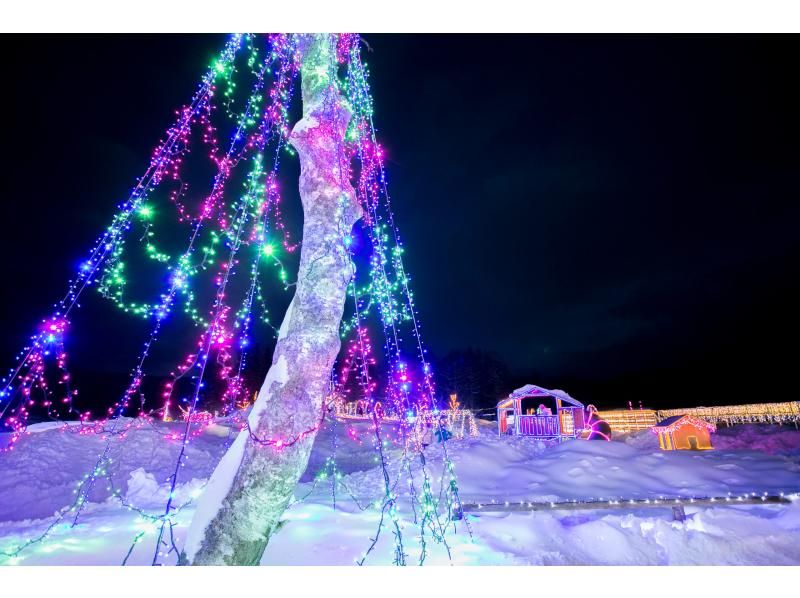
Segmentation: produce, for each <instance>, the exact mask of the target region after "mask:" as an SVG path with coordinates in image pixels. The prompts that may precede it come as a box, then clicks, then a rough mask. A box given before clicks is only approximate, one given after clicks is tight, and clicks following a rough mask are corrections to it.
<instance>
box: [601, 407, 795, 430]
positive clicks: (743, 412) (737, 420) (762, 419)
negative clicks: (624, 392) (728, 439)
mask: <svg viewBox="0 0 800 598" xmlns="http://www.w3.org/2000/svg"><path fill="white" fill-rule="evenodd" d="M684 414H686V415H693V416H694V417H699V418H701V419H704V420H706V421H708V422H712V423H715V424H716V423H720V422H722V423H725V424H727V425H732V424H785V423H793V424H795V426H797V425H798V423H800V402H798V401H790V402H788V403H762V404H754V405H727V406H723V407H694V408H690V409H666V410H664V411H659V412H658V417H659V419H665V418H667V417H672V416H673V415H684ZM612 427H613V424H612Z"/></svg>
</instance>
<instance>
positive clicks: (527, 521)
mask: <svg viewBox="0 0 800 598" xmlns="http://www.w3.org/2000/svg"><path fill="white" fill-rule="evenodd" d="M180 426H181V425H180V424H164V423H161V422H157V423H143V422H139V423H137V424H136V425H134V426H133V427H131V429H130V430H128V431H127V432H126V434H125V437H124V438H123V439H120V438H119V437H112V438H110V442H109V439H107V438H106V437H105V436H103V435H98V434H77V433H76V429H77V428H74V427H72V428H64V427H61V426H53V425H50V424H48V425H39V426H34V427H33V428H32V429H31V434H29V435H26V436H25V437H24V438H23V439H21V440H20V441H19V443H18V446H17V448H16V449H14V450H13V451H11V452H8V453H2V454H0V471H2V476H0V553H15V550H16V548H17V547H18V546H19V545H21V544H23V543H25V542H26V541H29V540H31V539H37V538H39V537H40V536H42V534H43V533H44V532H45V531H46V530H48V528H50V530H49V533H48V534H47V536H46V537H44V538H43V539H41V540H40V541H36V542H34V543H32V544H30V545H29V546H27V547H26V548H25V549H24V550H22V551H21V552H19V554H16V556H2V554H0V564H22V565H34V564H93V565H96V564H120V563H122V561H123V560H124V559H125V558H126V555H128V553H129V550H130V549H131V547H132V545H133V550H132V551H131V552H130V555H129V557H128V561H127V562H128V564H151V563H152V561H153V558H154V553H155V552H156V546H155V545H156V536H157V533H158V527H159V526H160V524H155V525H154V523H153V522H152V521H151V520H149V519H147V518H146V517H142V516H141V515H140V512H144V513H148V514H152V515H156V516H158V515H161V514H162V513H163V510H164V504H165V502H166V498H167V495H168V492H169V489H168V486H167V484H166V482H167V478H168V477H169V476H170V475H171V474H172V472H173V470H174V468H175V460H176V458H177V454H178V451H179V448H180V445H179V442H178V441H176V440H171V439H170V438H169V437H170V436H171V435H172V434H175V433H177V432H178V431H179V430H180ZM479 430H480V436H479V437H478V438H474V439H469V440H463V441H449V442H448V443H447V451H448V454H449V456H450V458H451V459H452V461H453V463H454V464H455V472H456V475H457V479H458V486H459V489H460V496H461V499H462V501H463V502H465V503H468V502H479V503H483V504H487V503H491V502H492V501H495V502H500V503H502V502H505V501H515V502H517V501H521V500H522V501H535V502H542V501H545V502H547V501H560V500H611V499H632V498H633V499H635V498H658V497H677V496H681V497H706V496H726V495H728V494H729V493H731V494H733V495H736V496H738V495H742V494H745V493H747V494H749V493H753V492H755V493H757V494H763V493H764V492H767V493H770V494H778V493H781V492H784V493H787V494H790V493H795V492H798V491H800V432H798V431H796V430H794V428H791V427H777V426H739V427H734V428H731V429H725V428H722V429H721V430H720V432H719V433H718V434H716V435H715V436H714V437H713V440H714V442H715V445H716V446H717V448H716V450H713V451H704V452H689V451H679V452H663V451H660V450H659V449H658V446H657V441H656V440H655V437H654V436H653V435H652V434H650V433H649V432H644V433H640V434H636V435H632V436H629V437H627V438H622V439H620V440H618V441H614V442H610V443H609V442H602V441H592V442H585V441H570V442H566V443H564V444H561V445H558V446H545V445H543V444H541V443H536V442H533V441H531V440H530V439H525V438H500V437H498V436H497V435H496V433H495V428H494V425H493V424H490V423H488V422H486V423H484V422H481V425H479ZM231 440H232V434H231V432H230V430H229V428H227V427H225V426H224V425H214V426H211V427H210V428H208V429H207V430H206V431H204V432H203V433H202V434H199V435H198V436H197V437H195V438H193V439H192V441H191V443H190V445H189V448H188V450H189V459H188V461H187V463H186V466H185V467H183V468H182V469H181V472H180V478H179V481H180V482H181V483H180V484H179V486H178V488H177V491H176V496H175V500H174V502H175V504H178V505H184V504H185V505H186V506H184V507H183V508H182V509H181V510H180V511H179V512H178V513H177V514H175V515H173V521H174V522H175V526H174V528H173V533H174V538H175V544H176V545H177V546H178V547H182V546H183V542H184V538H185V534H186V528H187V526H188V523H189V521H190V520H191V517H192V514H193V508H194V503H193V500H194V499H195V498H196V497H197V496H198V495H199V493H200V492H202V488H203V485H204V482H205V480H206V479H207V478H208V477H209V475H210V473H211V471H212V470H213V468H214V467H215V465H216V463H217V462H218V460H219V459H220V457H221V455H222V454H223V452H224V450H225V447H226V445H227V444H228V443H229V442H230V441H231ZM107 444H108V446H109V456H110V457H111V465H110V467H109V468H108V474H109V478H110V481H109V480H107V479H105V478H100V479H98V480H97V482H96V483H95V484H94V486H93V489H92V492H91V493H90V495H89V502H88V503H87V504H86V505H85V507H84V509H83V511H82V512H81V515H80V517H79V518H78V521H77V523H76V524H75V525H74V526H73V520H74V512H71V513H67V514H66V516H64V517H63V518H62V519H60V520H57V519H56V518H55V515H54V513H55V512H56V511H58V510H59V509H64V508H65V507H68V506H69V505H71V504H72V503H73V502H74V500H75V494H74V490H75V488H76V485H77V483H78V482H79V481H80V480H81V479H82V478H83V476H84V475H86V474H88V473H89V472H91V471H92V469H93V468H94V466H95V463H96V462H97V457H98V455H99V454H100V453H101V452H102V451H103V449H104V448H105V447H106V445H107ZM442 450H443V449H442V447H441V446H440V445H434V446H431V447H428V449H426V451H425V458H426V463H427V469H428V472H429V474H430V475H431V476H432V486H433V489H434V493H435V494H438V490H439V487H440V483H441V472H442V465H443V462H444V459H443V456H442ZM387 453H388V455H389V458H390V465H389V471H390V475H391V478H392V480H395V479H399V480H400V482H399V483H398V485H397V487H396V492H397V494H398V496H399V499H398V513H399V517H400V525H401V531H402V538H403V546H404V549H405V552H406V554H407V557H406V559H407V560H406V562H407V563H408V564H417V562H418V561H419V558H420V550H421V548H420V547H421V544H420V541H419V533H420V529H419V526H418V525H416V524H415V523H414V515H413V512H412V508H411V503H410V500H409V492H408V478H409V473H408V471H407V469H406V470H404V472H401V471H400V469H401V466H402V460H401V458H400V456H401V453H400V450H399V449H397V448H391V447H390V448H389V449H388V451H387ZM330 456H335V462H336V466H337V468H338V470H339V472H340V474H341V479H340V480H339V481H338V483H337V486H336V502H335V507H334V500H333V492H332V490H333V485H332V482H331V476H328V478H326V479H324V480H318V481H317V482H316V483H314V478H315V477H316V474H317V473H318V472H319V471H320V470H322V469H324V468H325V464H326V460H327V459H328V457H330ZM376 459H377V455H376V451H375V449H374V448H373V443H372V435H371V434H370V432H369V430H368V427H367V425H366V424H362V423H353V422H339V423H336V424H333V423H331V422H329V423H328V424H327V425H326V427H325V429H324V430H323V431H322V432H321V433H320V434H319V436H318V438H317V441H316V443H315V447H314V451H313V453H312V457H311V462H310V464H309V468H308V471H307V472H306V474H305V476H304V477H303V480H302V483H301V484H300V485H299V486H298V489H297V491H296V496H297V497H298V499H299V500H298V502H296V503H295V504H293V505H292V506H291V507H290V508H289V510H287V512H286V514H285V520H286V523H285V524H284V525H283V527H282V528H281V530H280V531H279V532H278V533H277V535H276V536H274V538H273V539H272V541H271V542H270V544H269V546H268V547H267V550H266V552H265V554H264V558H263V560H262V563H263V564H265V565H289V564H303V565H312V564H313V565H323V564H324V565H351V564H353V563H354V562H355V561H356V560H358V559H359V558H361V557H362V556H363V554H364V552H365V551H366V550H367V548H368V547H369V546H370V544H371V541H372V538H374V536H375V532H376V530H377V529H378V523H379V517H380V511H379V510H378V509H375V508H374V507H373V506H372V505H373V504H375V503H376V502H378V501H380V499H381V498H382V496H383V495H384V481H383V473H382V471H381V469H380V468H379V467H378V466H377V462H376ZM411 475H412V476H413V477H414V479H415V487H416V488H417V491H419V488H420V486H421V483H420V476H421V470H420V463H419V460H418V459H417V458H414V460H413V461H412V462H411ZM446 481H447V480H445V483H446ZM114 489H118V490H119V492H120V497H121V498H122V500H120V497H115V496H113V495H112V491H113V490H114ZM354 499H355V500H354ZM356 501H357V502H358V504H356ZM123 503H124V504H123ZM187 503H188V504H187ZM359 505H360V506H359ZM130 507H135V508H130ZM362 507H366V509H365V510H363V511H362V510H361V508H362ZM686 513H687V520H686V521H685V522H677V521H673V519H672V511H671V507H669V506H665V507H664V508H660V507H658V508H653V507H649V508H636V509H631V510H620V509H615V510H602V509H592V510H589V509H586V510H565V511H561V510H552V511H536V512H526V513H497V512H494V513H492V512H478V513H468V514H467V517H466V520H465V521H457V522H455V523H456V524H455V527H453V526H451V527H450V529H449V530H448V533H447V534H446V540H447V547H445V546H444V545H443V544H437V543H436V542H435V541H434V540H433V539H432V538H431V537H430V533H429V532H426V536H425V539H426V540H427V542H426V546H427V551H428V552H427V556H426V560H425V564H442V565H446V564H451V563H452V564H760V565H777V564H794V565H797V564H800V501H798V500H794V501H793V502H792V503H791V504H789V505H754V506H747V505H739V506H731V505H728V504H726V505H725V506H715V507H713V508H703V507H692V506H687V507H686ZM55 521H58V522H57V523H56V524H55V525H53V523H54V522H55ZM168 536H169V534H168V533H167V534H166V537H168ZM136 538H138V541H137V542H136V544H135V545H134V544H132V543H133V542H134V539H136ZM448 549H449V551H448ZM166 550H168V546H166V545H165V546H162V552H164V551H166ZM393 558H394V538H393V534H392V529H391V525H388V519H387V525H386V526H385V527H384V528H383V529H382V530H381V534H380V538H379V540H378V542H377V544H376V545H375V548H374V549H373V550H372V551H371V552H370V554H369V555H368V557H367V559H366V564H391V563H392V560H393ZM158 561H159V562H160V563H163V564H167V565H169V564H174V563H175V561H176V558H175V556H174V553H173V554H169V555H164V556H160V557H159V558H158Z"/></svg>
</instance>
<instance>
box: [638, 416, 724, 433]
mask: <svg viewBox="0 0 800 598" xmlns="http://www.w3.org/2000/svg"><path fill="white" fill-rule="evenodd" d="M685 425H694V426H697V427H698V428H706V429H707V430H708V431H709V432H716V430H717V427H716V426H715V425H714V424H712V423H709V422H707V421H705V420H702V419H700V418H697V417H693V416H691V415H673V416H672V417H668V418H667V419H665V420H662V421H660V422H658V423H657V424H656V425H655V426H653V432H674V431H675V430H677V429H678V428H681V427H683V426H685Z"/></svg>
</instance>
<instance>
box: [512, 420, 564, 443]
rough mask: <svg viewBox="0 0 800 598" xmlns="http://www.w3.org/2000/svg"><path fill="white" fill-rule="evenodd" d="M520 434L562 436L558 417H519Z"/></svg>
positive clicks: (518, 428)
mask: <svg viewBox="0 0 800 598" xmlns="http://www.w3.org/2000/svg"><path fill="white" fill-rule="evenodd" d="M517 418H518V419H519V421H518V423H517V426H518V427H517V430H518V433H519V434H520V435H522V436H552V437H553V438H555V437H558V436H560V435H561V424H560V422H559V418H558V415H518V416H517Z"/></svg>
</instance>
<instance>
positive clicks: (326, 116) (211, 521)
mask: <svg viewBox="0 0 800 598" xmlns="http://www.w3.org/2000/svg"><path fill="white" fill-rule="evenodd" d="M299 50H300V54H301V60H302V62H301V67H300V73H301V80H302V83H301V84H302V95H303V118H302V119H301V120H300V121H299V122H298V123H297V124H296V125H295V127H294V129H293V130H292V134H291V137H290V142H291V144H292V145H293V146H294V147H295V148H296V149H297V152H298V155H299V157H300V167H301V171H300V197H301V200H302V204H303V213H304V221H303V243H302V250H301V255H300V268H299V271H298V275H297V286H296V289H295V295H294V297H293V299H292V302H291V303H290V305H289V308H288V309H287V311H286V315H285V316H284V320H283V323H282V325H281V329H280V333H279V337H278V342H277V345H276V348H275V352H274V355H273V358H272V366H271V367H270V370H269V372H268V373H267V377H266V380H265V381H264V385H263V387H262V388H261V392H260V393H259V396H258V399H257V400H256V403H255V405H254V406H253V410H252V411H251V413H250V416H249V418H248V423H249V427H250V431H248V430H246V429H245V430H244V431H242V432H240V434H239V436H238V438H237V439H236V441H235V442H234V444H233V445H232V447H231V449H230V450H229V451H228V452H227V453H226V454H225V456H224V457H223V459H222V461H221V462H220V464H219V465H218V466H217V469H216V470H215V471H214V473H213V475H212V476H211V479H210V480H209V484H208V486H207V487H206V490H205V492H204V494H203V496H202V497H201V499H200V501H199V504H198V508H197V512H196V514H195V516H194V519H193V520H192V524H191V525H190V529H189V534H188V537H187V542H186V551H185V553H184V559H183V560H184V561H185V562H191V563H192V564H195V565H223V564H224V565H258V564H259V562H260V560H261V557H262V555H263V553H264V549H265V548H266V546H267V543H268V542H269V539H270V536H271V535H272V534H273V533H274V532H275V530H276V528H277V527H278V524H279V521H280V517H281V515H282V514H283V512H284V510H285V509H286V507H287V505H288V503H289V500H290V499H291V497H292V494H293V492H294V489H295V487H296V485H297V482H298V480H299V479H300V476H301V475H302V474H303V472H304V471H305V469H306V466H307V465H308V458H309V455H310V453H311V447H312V445H313V443H314V438H315V436H316V427H317V426H318V425H319V424H320V420H321V415H322V403H323V400H324V398H325V396H326V395H327V393H328V384H329V380H330V372H331V368H332V367H333V363H334V360H335V359H336V356H337V354H338V353H339V348H340V339H339V330H340V325H341V319H342V315H343V312H344V303H345V299H346V294H347V286H348V284H349V281H350V279H351V277H352V275H353V268H352V264H351V261H350V258H349V254H348V251H347V249H346V247H345V244H344V237H345V236H346V235H349V234H350V232H351V231H352V228H353V225H354V224H355V222H356V221H357V220H358V219H359V218H360V217H361V215H362V212H361V208H360V206H359V205H358V203H357V201H356V198H355V192H354V190H353V187H352V185H351V184H350V177H349V168H348V166H347V165H346V164H345V159H344V155H343V151H342V148H343V139H344V134H345V131H346V127H347V124H348V122H349V120H350V113H349V110H348V109H347V108H346V107H345V106H344V105H343V102H342V98H341V96H340V94H339V92H338V89H337V88H336V84H335V81H334V79H333V78H334V77H335V72H336V54H335V52H336V39H335V37H334V36H333V35H329V34H313V35H307V36H304V37H303V38H302V39H301V42H300V49H299ZM309 431H310V432H309ZM265 441H266V442H267V443H272V442H275V441H281V443H282V444H283V446H279V445H265Z"/></svg>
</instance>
